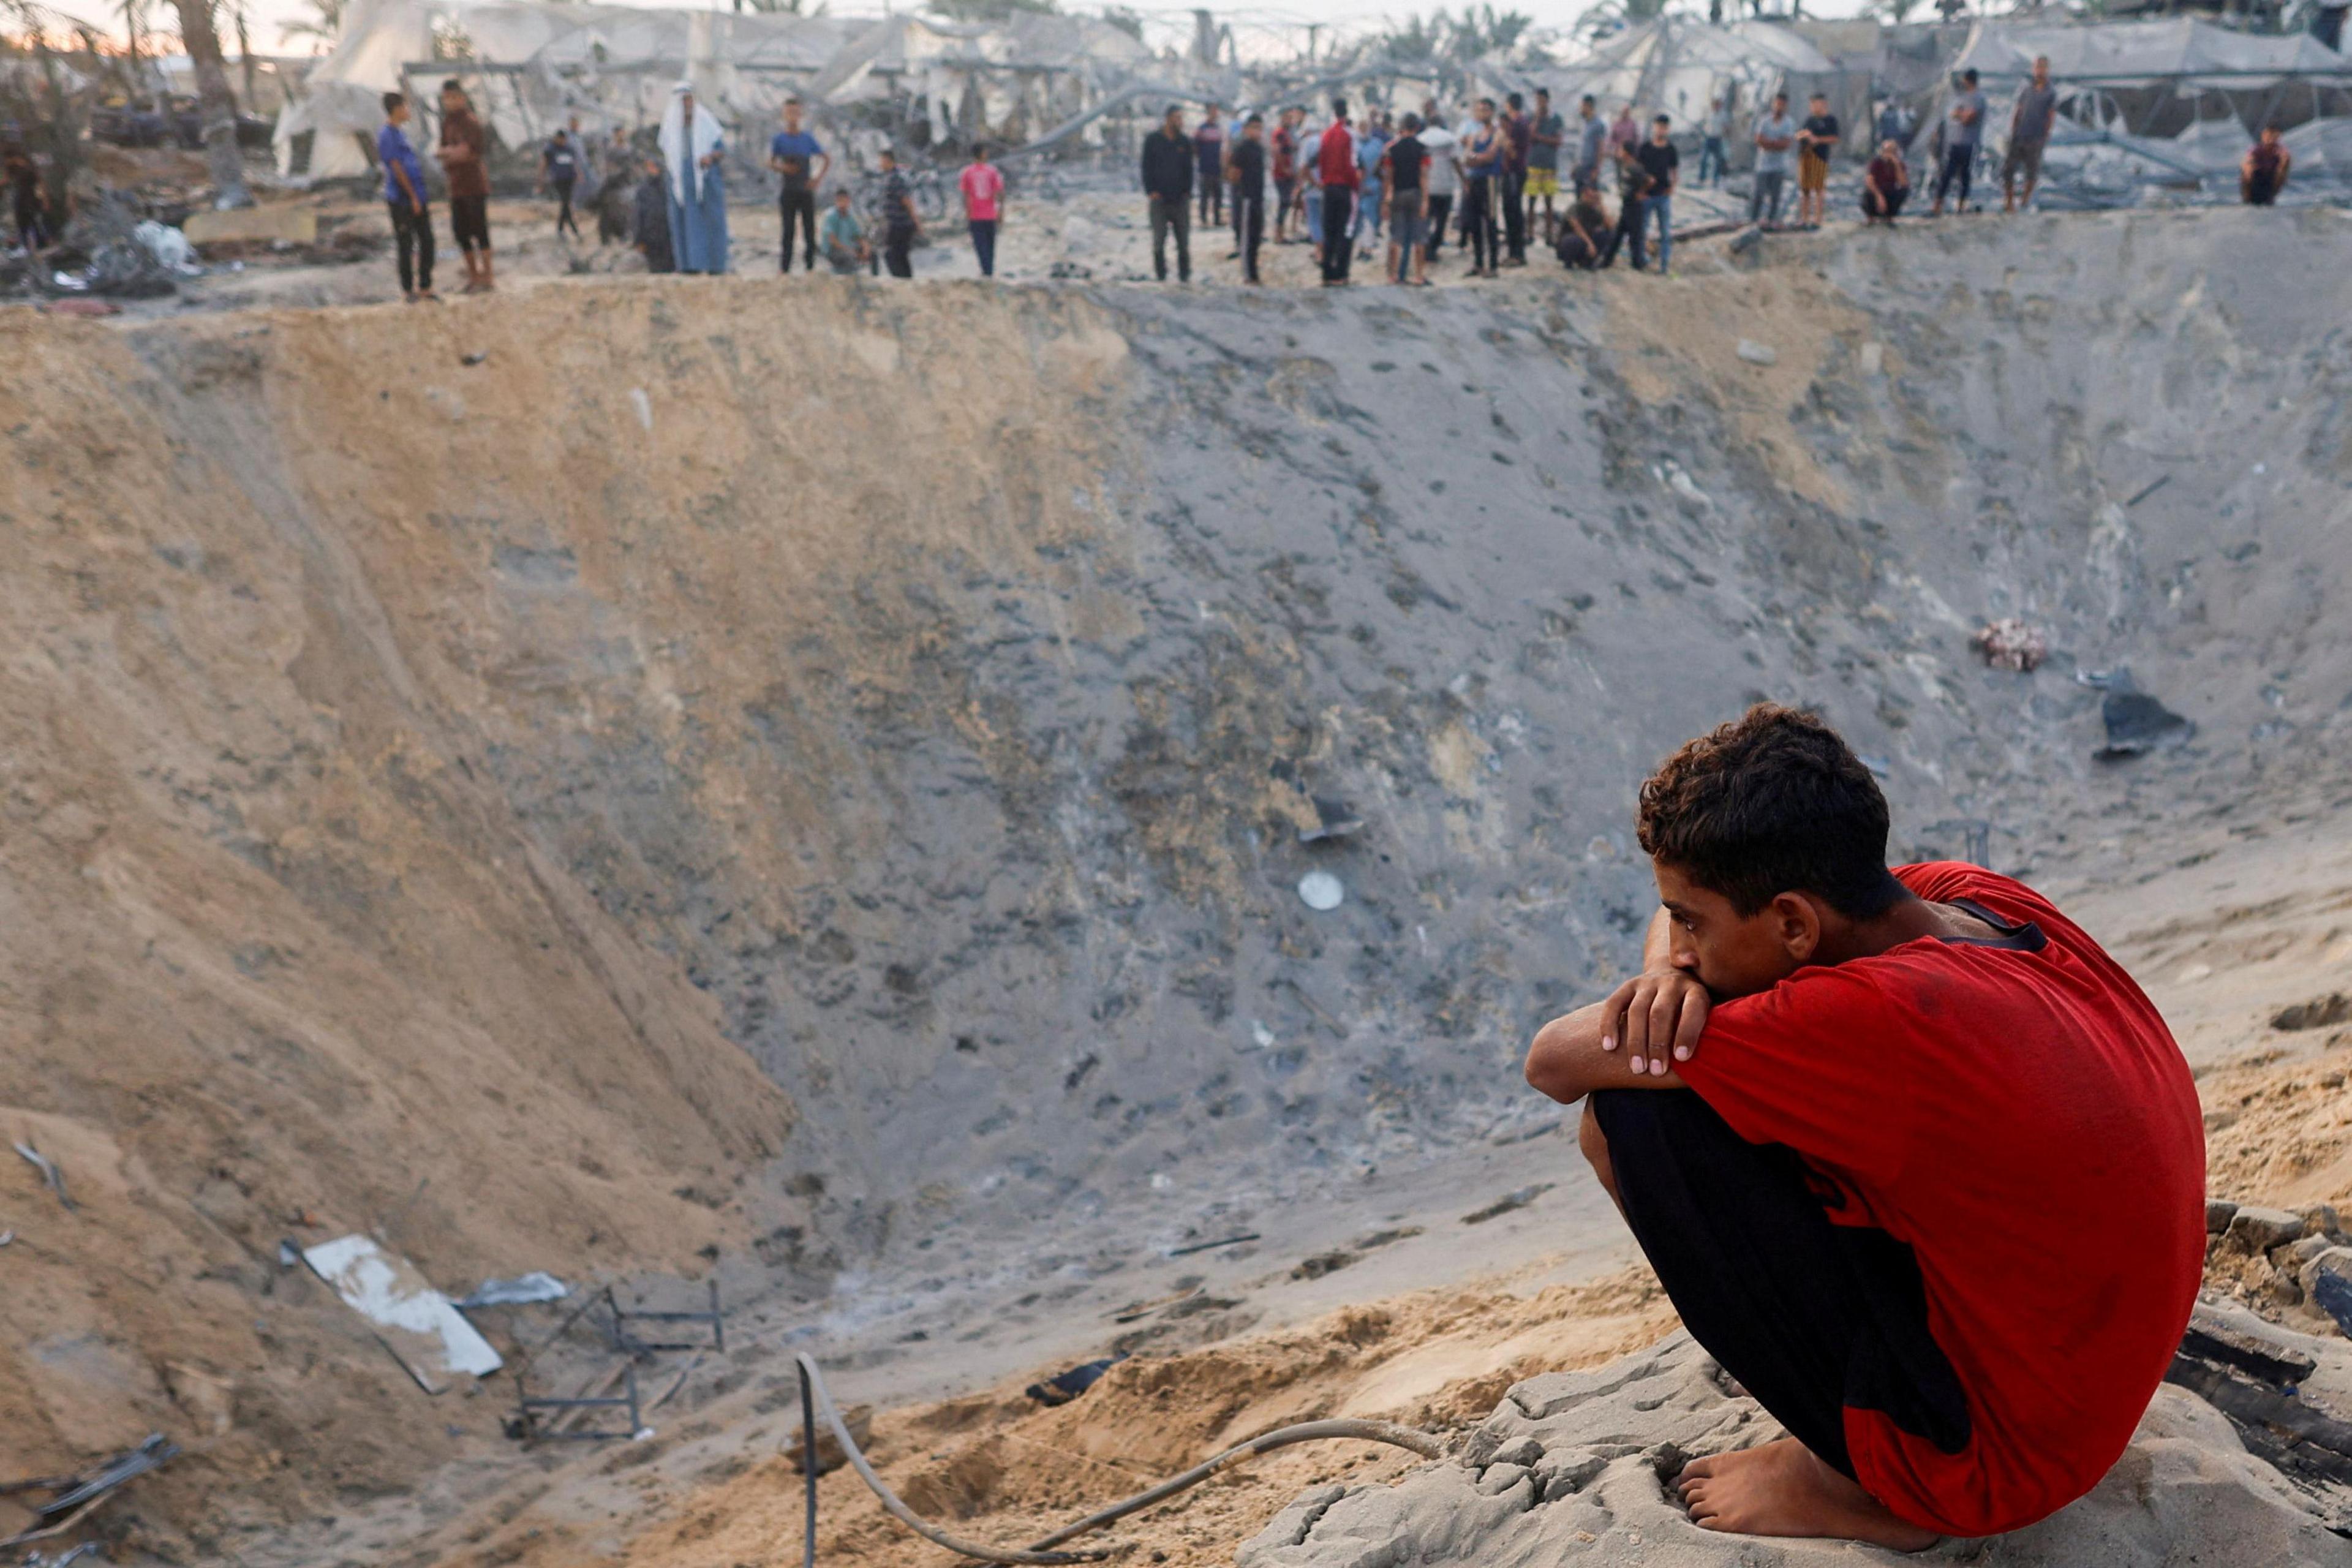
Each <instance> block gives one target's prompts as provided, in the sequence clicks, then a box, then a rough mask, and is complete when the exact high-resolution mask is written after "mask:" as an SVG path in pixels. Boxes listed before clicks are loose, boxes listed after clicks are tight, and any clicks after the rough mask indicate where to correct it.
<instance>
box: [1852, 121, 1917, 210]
mask: <svg viewBox="0 0 2352 1568" xmlns="http://www.w3.org/2000/svg"><path fill="white" fill-rule="evenodd" d="M1910 195H1911V170H1910V169H1909V167H1908V166H1907V165H1906V164H1905V163H1904V162H1903V149H1902V148H1900V147H1898V146H1896V145H1895V142H1894V141H1893V140H1892V139H1891V138H1890V139H1889V140H1887V141H1885V142H1880V143H1879V144H1878V156H1877V157H1875V158H1873V159H1872V160H1871V161H1870V163H1869V164H1868V165H1867V166H1866V167H1865V168H1864V170H1863V171H1862V216H1863V221H1864V222H1865V223H1883V224H1885V226H1887V227H1889V228H1893V227H1894V226H1895V214H1897V213H1899V212H1901V211H1902V210H1903V204H1904V202H1905V201H1906V200H1907V199H1908V198H1909V196H1910Z"/></svg>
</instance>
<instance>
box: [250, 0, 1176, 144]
mask: <svg viewBox="0 0 2352 1568" xmlns="http://www.w3.org/2000/svg"><path fill="white" fill-rule="evenodd" d="M1144 58H1147V51H1146V50H1145V48H1144V46H1143V44H1142V43H1141V42H1140V41H1139V40H1138V39H1137V38H1135V37H1133V36H1132V35H1130V34H1129V33H1126V32H1124V31H1122V30H1120V29H1119V28H1118V27H1114V26H1111V25H1110V24H1108V23H1107V22H1102V21H1099V20H1097V19H1094V18H1090V17H1078V16H1049V15H1033V14H1027V13H1023V14H1017V15H1015V16H1013V17H1012V18H1010V19H1008V20H1007V21H1004V22H1002V23H993V24H984V25H970V26H966V25H959V24H955V23H950V22H944V21H940V20H937V19H934V18H930V17H922V16H883V17H873V18H859V17H834V16H793V15H789V14H783V13H751V14H743V15H737V14H730V13H724V12H714V11H685V10H654V9H645V8H637V7H629V6H620V5H594V6H583V5H568V4H562V3H560V0H509V3H505V4H485V5H475V4H467V3H466V0H379V3H377V4H374V5H367V6H364V7H362V8H357V9H355V11H354V13H353V15H352V17H351V19H350V21H349V22H348V24H347V25H346V26H345V28H344V31H343V34H342V37H341V38H340V39H339V40H338V41H337V43H336V46H335V47H334V49H333V50H332V51H331V53H330V54H328V55H327V56H326V58H323V59H322V60H320V62H319V64H318V65H317V66H316V67H314V68H312V70H311V72H310V76H309V78H308V79H307V80H306V82H305V91H304V94H303V97H302V98H301V100H299V102H297V103H296V104H294V105H293V106H292V107H291V108H290V109H289V110H288V111H287V112H286V113H285V114H284V115H282V116H281V117H280V118H279V121H278V130H277V135H276V146H277V153H278V167H279V169H280V170H281V172H284V173H288V174H292V173H294V172H296V171H295V163H296V160H297V155H298V149H299V147H300V146H302V145H303V144H304V143H305V142H307V143H308V145H309V148H310V152H309V163H308V166H307V168H306V169H305V170H303V171H302V172H304V173H307V174H309V175H310V176H311V177H312V178H335V177H341V176H349V175H354V174H363V173H365V172H366V170H367V169H368V167H369V153H368V142H369V139H370V138H372V137H373V134H374V132H375V128H376V126H377V125H378V124H380V123H381V122H382V120H383V114H382V110H381V102H380V100H381V95H382V94H383V93H384V92H386V91H388V90H392V89H407V90H409V91H410V92H411V93H412V95H414V96H415V97H416V98H417V100H418V104H419V107H420V109H422V110H424V111H425V115H426V119H427V134H428V135H430V134H432V133H433V131H432V116H433V113H434V110H435V103H434V100H433V93H434V90H435V89H436V88H437V87H438V85H439V81H440V79H442V78H443V77H445V76H455V77H457V78H459V79H461V80H463V81H465V82H466V83H467V88H468V89H469V90H470V91H471V93H472V95H473V97H474V99H475V102H476V106H477V108H478V110H480V111H481V112H482V113H483V115H484V117H485V118H486V119H487V120H488V122H489V125H490V128H491V130H492V131H493V132H495V133H496V135H497V137H498V139H499V142H501V143H503V144H504V145H506V146H508V147H510V148H516V147H523V146H528V145H529V144H530V143H531V142H536V141H537V140H539V139H540V138H541V137H542V136H545V135H547V134H548V133H550V132H551V131H552V130H553V129H554V128H555V127H557V126H559V125H562V124H563V123H564V121H565V120H566V118H567V117H568V116H571V115H573V114H577V115H578V116H579V117H580V119H581V121H582V124H583V127H585V128H587V129H589V130H592V131H602V130H604V129H605V128H608V127H611V126H622V127H625V128H631V129H635V128H638V127H642V126H645V125H648V124H651V123H654V122H656V121H658V119H659V117H660V112H661V108H662V104H663V100H665V98H666V97H667V93H668V91H669V89H670V86H671V84H672V83H673V82H675V81H677V80H679V79H685V80H688V81H691V82H692V83H693V84H694V85H695V88H696V89H697V95H698V97H699V98H700V99H701V100H702V101H703V102H705V103H707V104H709V106H710V107H711V108H712V109H713V110H715V111H716V112H717V113H718V114H719V119H720V121H722V122H723V123H725V124H727V125H728V126H729V128H730V131H732V132H734V136H733V141H734V142H735V144H736V151H737V153H739V154H742V155H747V156H748V155H749V154H750V153H752V152H756V148H755V147H751V146H750V145H749V143H750V142H762V143H763V142H764V141H765V136H764V132H765V130H766V129H767V127H768V126H769V124H770V123H771V122H772V121H773V119H774V117H775V111H776V110H777V108H778V106H779V105H781V104H782V101H783V100H784V99H785V98H786V97H787V96H788V95H790V94H793V93H798V94H800V95H801V96H802V97H803V98H804V99H807V100H810V101H812V102H813V103H819V104H823V105H825V106H828V107H829V108H831V109H832V110H835V111H843V112H845V111H851V110H858V109H862V108H866V107H876V106H879V107H884V108H895V109H896V110H898V111H899V112H903V113H906V114H911V115H916V116H919V124H921V125H922V126H924V127H925V128H926V130H925V132H924V136H921V137H919V138H918V139H919V140H920V139H924V137H928V138H929V139H946V138H949V137H951V136H953V137H962V138H969V137H971V136H972V135H977V134H983V133H984V134H987V135H991V136H996V137H999V138H1015V139H1017V138H1018V137H1019V136H1020V135H1021V134H1022V133H1023V132H1025V131H1026V130H1028V129H1030V128H1033V127H1034V126H1036V125H1039V124H1042V123H1046V122H1050V121H1053V120H1055V119H1056V118H1059V117H1062V116H1065V115H1067V114H1070V113H1074V112H1077V111H1080V110H1083V109H1084V108H1085V107H1086V104H1087V101H1089V100H1092V99H1094V98H1096V97H1098V96H1100V95H1102V94H1103V93H1104V92H1105V91H1106V90H1107V89H1109V88H1110V87H1111V86H1113V85H1115V84H1116V83H1118V82H1119V81H1120V80H1123V79H1125V78H1126V77H1127V76H1128V75H1129V74H1131V71H1132V69H1133V68H1134V67H1135V66H1136V65H1137V64H1139V63H1140V62H1141V61H1142V60H1143V59H1144ZM754 162H756V160H754Z"/></svg>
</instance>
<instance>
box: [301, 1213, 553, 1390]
mask: <svg viewBox="0 0 2352 1568" xmlns="http://www.w3.org/2000/svg"><path fill="white" fill-rule="evenodd" d="M302 1259H303V1261H304V1262H306V1263H308V1264H309V1265H310V1268H311V1271H312V1272H313V1273H315V1274H317V1275H318V1276H319V1278H320V1279H323V1280H325V1281H326V1282H327V1283H328V1284H329V1285H331V1286H332V1287H333V1288H334V1291H335V1294H336V1295H338V1296H340V1297H341V1298H342V1300H343V1304H344V1305H345V1306H347V1307H349V1308H350V1309H351V1310H352V1311H354V1312H357V1313H358V1314H359V1315H360V1316H361V1317H362V1318H365V1319H366V1320H367V1321H368V1322H369V1323H370V1325H372V1326H373V1328H374V1330H375V1337H376V1338H377V1339H378V1340H379V1341H381V1342H383V1348H384V1349H386V1350H388V1351H390V1352H392V1354H393V1359H394V1360H395V1361H397V1362H399V1363H400V1364H401V1365H402V1367H404V1369H406V1371H407V1373H408V1375H409V1376H411V1377H413V1378H415V1380H416V1385H417V1386H418V1387H419V1388H422V1389H423V1390H425V1393H427V1394H438V1393H440V1392H441V1391H442V1390H443V1389H444V1388H446V1387H447V1386H448V1383H449V1378H450V1376H451V1375H452V1374H453V1373H468V1374H470V1375H472V1376H475V1377H488V1375H489V1374H490V1373H494V1372H496V1371H498V1370H499V1367H501V1366H503V1365H505V1364H506V1363H504V1362H503V1361H502V1360H500V1359H499V1352H497V1351H495V1350H492V1349H491V1348H490V1342H489V1341H488V1340H486V1339H484V1338H482V1336H481V1335H480V1333H478V1331H476V1330H475V1328H474V1325H473V1324H471V1323H469V1322H467V1321H466V1317H465V1314H464V1313H462V1312H460V1311H458V1310H457V1308H456V1307H454V1306H452V1305H450V1302H449V1298H448V1297H446V1296H444V1295H443V1294H441V1292H440V1291H438V1290H436V1289H434V1288H433V1287H432V1286H431V1285H429V1284H427V1283H426V1282H425V1276H424V1275H422V1274H420V1273H418V1272H417V1271H416V1265H415V1264H413V1263H411V1262H409V1261H408V1259H406V1258H401V1257H397V1256H395V1255H394V1254H393V1253H389V1252H386V1251H385V1250H384V1249H383V1248H382V1247H378V1246H377V1245H376V1244H375V1243H374V1242H373V1241H372V1240H370V1239H369V1238H368V1237H364V1236H346V1237H340V1238H338V1239H336V1240H334V1241H329V1242H321V1243H320V1245H319V1246H317V1247H305V1248H304V1249H303V1251H302Z"/></svg>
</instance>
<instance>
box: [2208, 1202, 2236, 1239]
mask: <svg viewBox="0 0 2352 1568" xmlns="http://www.w3.org/2000/svg"><path fill="white" fill-rule="evenodd" d="M2237 1212H2238V1205H2235V1204H2233V1203H2231V1201H2230V1200H2229V1199H2227V1198H2207V1199H2206V1200H2205V1234H2206V1235H2208V1236H2219V1235H2221V1233H2222V1232H2223V1231H2225V1230H2227V1229H2229V1228H2230V1221H2231V1218H2232V1217H2234V1216H2235V1215H2236V1214H2237Z"/></svg>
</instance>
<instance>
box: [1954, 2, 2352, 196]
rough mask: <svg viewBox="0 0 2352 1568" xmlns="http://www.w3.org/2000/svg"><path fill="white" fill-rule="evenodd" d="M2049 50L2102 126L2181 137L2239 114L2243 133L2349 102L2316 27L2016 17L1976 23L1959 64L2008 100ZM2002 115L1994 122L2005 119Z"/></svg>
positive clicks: (2074, 110) (2070, 91) (2078, 116)
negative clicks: (2244, 29)
mask: <svg viewBox="0 0 2352 1568" xmlns="http://www.w3.org/2000/svg"><path fill="white" fill-rule="evenodd" d="M2040 55H2047V56H2048V57H2049V58H2050V69H2051V75H2052V76H2053V78H2054V79H2056V81H2057V83H2058V89H2059V106H2060V109H2061V110H2063V112H2065V113H2066V115H2067V117H2068V118H2069V119H2070V120H2073V121H2076V122H2077V123H2080V124H2083V125H2086V126H2089V127H2091V128H2092V129H2094V130H2111V131H2120V132H2129V133H2130V134H2132V135H2134V136H2142V137H2174V136H2178V135H2179V134H2180V133H2181V132H2184V131H2191V130H2194V129H2195V128H2196V127H2197V126H2198V124H2199V123H2200V121H2213V120H2219V119H2222V118H2225V117H2227V118H2231V119H2234V120H2235V121H2237V124H2238V139H2239V143H2240V145H2239V148H2238V153H2236V154H2233V155H2232V156H2231V159H2230V165H2231V167H2233V168H2234V167H2235V166H2236V163H2237V158H2238V157H2239V156H2242V154H2243V153H2244V150H2245V148H2244V143H2245V142H2250V141H2252V137H2253V132H2254V130H2255V128H2256V127H2258V126H2259V125H2261V124H2262V123H2263V122H2264V121H2273V120H2275V121H2278V122H2279V123H2280V124H2282V125H2283V126H2293V125H2299V124H2301V123H2303V122H2304V121H2308V120H2317V119H2322V118H2326V117H2328V116H2331V115H2342V114H2345V113H2347V112H2352V100H2347V89H2352V69H2347V62H2346V60H2345V58H2344V57H2343V56H2342V55H2340V54H2338V53H2336V51H2335V50H2334V49H2331V48H2329V47H2327V46H2326V45H2325V44H2323V43H2321V42H2320V41H2319V40H2318V39H2316V38H2315V37H2311V36H2310V35H2309V34H2307V33H2285V34H2273V35H2262V34H2252V33H2240V32H2235V31H2232V30H2231V29H2230V28H2227V27H2217V26H2213V25H2212V24H2210V23H2209V22H2200V21H2197V20H2195V19H2193V18H2189V17H2179V18H2176V19H2174V20H2170V21H2162V22H2116V23H2107V24H2103V25H2098V26H2014V25H2012V24H2010V23H2005V22H1979V24H1977V26H1976V27H1975V28H1974V29H1973V30H1972V31H1971V32H1970V34H1969V40H1968V42H1967V44H1966V45H1964V46H1963V47H1962V48H1961V50H1960V53H1959V56H1958V58H1957V59H1955V60H1954V61H1953V62H1952V69H1954V70H1955V71H1958V70H1969V69H1973V70H1975V71H1976V72H1977V73H1978V74H1979V77H1980V78H1981V79H1982V82H1983V86H1984V88H1985V90H1986V93H1987V94H1988V96H1989V97H1990V98H1991V99H1992V100H1994V102H1995V103H1996V104H1997V105H2005V104H2006V103H2007V102H2008V101H2009V100H2011V98H2012V97H2013V95H2014V94H2015V92H2016V90H2017V89H2018V87H2019V86H2020V85H2021V83H2022V82H2024V80H2025V79H2027V78H2028V77H2030V76H2031V75H2032V72H2033V61H2034V58H2035V57H2036V56H2040ZM2006 123H2007V121H2006V117H2005V116H1999V117H1996V127H1997V128H2005V127H2006Z"/></svg>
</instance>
